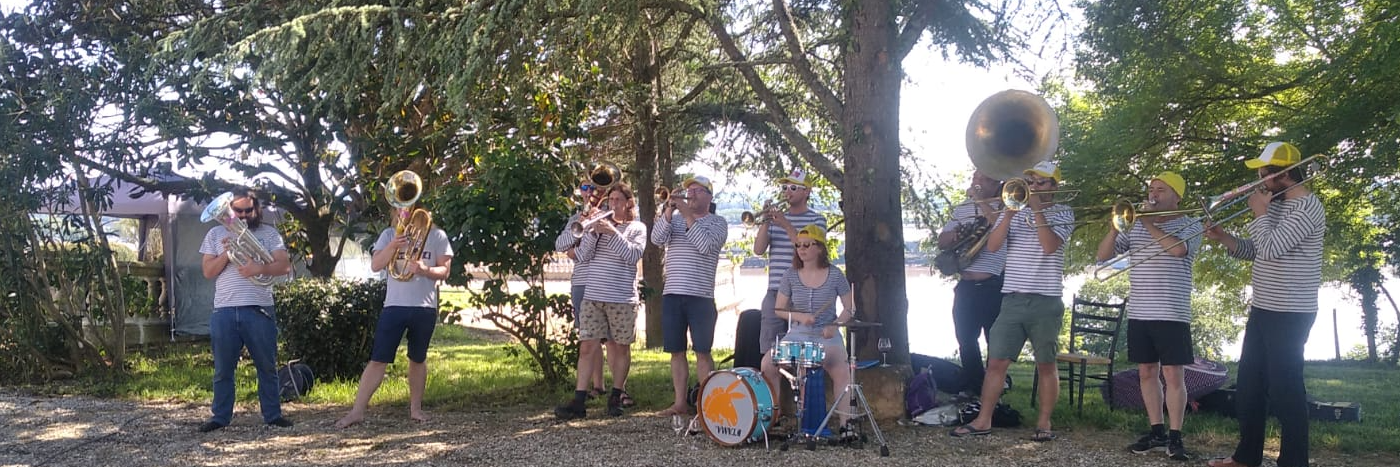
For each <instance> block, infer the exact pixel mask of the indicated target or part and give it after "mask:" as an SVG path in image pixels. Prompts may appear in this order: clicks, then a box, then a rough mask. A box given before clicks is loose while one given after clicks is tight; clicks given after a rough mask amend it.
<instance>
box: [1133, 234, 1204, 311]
mask: <svg viewBox="0 0 1400 467" xmlns="http://www.w3.org/2000/svg"><path fill="white" fill-rule="evenodd" d="M1161 228H1162V231H1163V232H1164V233H1165V234H1166V235H1167V236H1169V237H1172V238H1173V239H1161V238H1156V237H1154V236H1153V235H1152V233H1151V232H1150V231H1148V230H1147V227H1145V226H1143V224H1142V222H1141V221H1139V222H1135V223H1133V228H1132V229H1131V230H1129V232H1128V234H1126V235H1123V234H1120V235H1119V236H1118V237H1119V238H1120V239H1122V238H1125V237H1126V238H1128V240H1129V242H1128V243H1130V244H1131V245H1130V246H1131V250H1130V251H1132V253H1131V260H1132V261H1133V262H1134V263H1135V264H1137V265H1136V266H1134V267H1133V269H1132V270H1130V271H1128V278H1129V288H1128V317H1129V318H1131V319H1135V320H1149V321H1178V322H1185V323H1190V322H1191V290H1192V265H1193V263H1194V262H1195V259H1196V252H1197V248H1198V247H1199V246H1200V233H1201V222H1200V221H1198V220H1196V219H1192V218H1189V217H1179V218H1176V219H1171V220H1169V221H1166V222H1163V223H1162V225H1161ZM1180 238H1188V240H1187V242H1186V256H1183V257H1177V256H1175V255H1172V254H1170V253H1165V252H1164V249H1163V248H1162V242H1163V241H1167V242H1169V243H1168V244H1171V242H1175V241H1176V240H1175V239H1180Z"/></svg>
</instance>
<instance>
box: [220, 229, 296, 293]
mask: <svg viewBox="0 0 1400 467" xmlns="http://www.w3.org/2000/svg"><path fill="white" fill-rule="evenodd" d="M249 233H252V234H253V238H256V239H258V243H260V244H262V247H263V249H265V250H267V252H268V253H274V252H276V251H277V250H286V249H287V245H286V244H285V243H283V242H282V234H280V233H277V229H275V228H273V227H272V226H271V225H268V224H262V225H259V226H258V228H257V229H250V232H249ZM228 236H229V231H228V229H227V228H225V227H224V226H222V225H218V226H214V228H212V229H209V232H208V233H206V234H204V243H201V244H200V245H199V252H200V253H203V254H206V255H216V256H217V255H223V254H224V245H223V241H224V238H225V237H228ZM272 305H273V303H272V286H270V285H267V286H263V285H257V284H254V283H253V281H251V280H248V278H246V277H243V276H241V275H239V274H238V266H236V265H234V264H233V263H232V262H229V264H228V266H226V267H224V270H223V271H220V272H219V277H216V278H214V308H227V307H232V306H272Z"/></svg>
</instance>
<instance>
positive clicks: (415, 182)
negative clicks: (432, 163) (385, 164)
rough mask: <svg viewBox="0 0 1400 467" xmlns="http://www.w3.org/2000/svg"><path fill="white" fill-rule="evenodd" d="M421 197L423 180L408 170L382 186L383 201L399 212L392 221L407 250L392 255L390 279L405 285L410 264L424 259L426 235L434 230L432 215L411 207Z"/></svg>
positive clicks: (411, 274) (397, 173)
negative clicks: (387, 201) (404, 237)
mask: <svg viewBox="0 0 1400 467" xmlns="http://www.w3.org/2000/svg"><path fill="white" fill-rule="evenodd" d="M422 195H423V178H422V177H419V176H418V174H416V173H413V171H409V170H400V171H398V172H396V173H394V175H393V176H391V177H389V182H388V183H386V184H384V197H385V198H388V199H389V204H390V205H392V206H394V208H395V209H396V210H397V211H398V215H397V216H395V219H396V220H395V221H394V235H395V236H400V235H403V236H408V246H407V247H406V248H404V249H403V251H394V252H393V253H392V256H391V258H392V259H390V260H389V277H393V278H394V279H397V280H401V281H407V280H412V279H413V273H411V272H408V263H409V261H417V260H418V258H422V257H423V247H424V245H426V244H427V242H428V232H430V231H432V229H433V214H432V213H430V212H428V211H427V210H424V209H422V208H414V207H413V205H414V203H417V202H418V198H419V197H420V196H422Z"/></svg>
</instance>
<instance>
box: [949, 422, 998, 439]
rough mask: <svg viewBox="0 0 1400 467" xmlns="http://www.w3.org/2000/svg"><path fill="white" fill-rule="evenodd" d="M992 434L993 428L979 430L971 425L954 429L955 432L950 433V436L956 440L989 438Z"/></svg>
mask: <svg viewBox="0 0 1400 467" xmlns="http://www.w3.org/2000/svg"><path fill="white" fill-rule="evenodd" d="M990 434H992V429H991V428H988V429H985V430H979V429H977V428H974V427H973V426H972V425H970V424H969V425H962V426H959V427H957V428H954V429H953V431H949V432H948V436H952V437H954V438H963V437H969V436H987V435H990Z"/></svg>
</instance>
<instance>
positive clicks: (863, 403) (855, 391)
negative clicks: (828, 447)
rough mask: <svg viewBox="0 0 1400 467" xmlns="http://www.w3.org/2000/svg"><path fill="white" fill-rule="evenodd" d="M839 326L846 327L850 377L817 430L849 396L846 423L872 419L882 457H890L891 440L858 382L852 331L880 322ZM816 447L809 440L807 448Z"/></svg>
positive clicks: (854, 342)
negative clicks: (887, 437)
mask: <svg viewBox="0 0 1400 467" xmlns="http://www.w3.org/2000/svg"><path fill="white" fill-rule="evenodd" d="M837 326H841V327H844V328H846V347H847V348H846V364H847V371H848V372H849V373H848V374H849V376H850V379H848V380H847V381H846V387H845V388H843V389H842V390H841V393H840V394H837V395H836V402H834V403H833V404H832V405H831V410H830V411H827V413H826V418H823V419H822V424H821V425H820V426H818V427H817V432H818V433H821V431H822V429H823V428H826V424H827V423H828V422H830V421H831V416H832V415H836V413H837V411H838V410H840V407H839V406H840V405H841V397H842V396H847V397H846V398H847V400H848V401H850V406H851V407H850V408H851V411H850V412H848V413H846V414H847V415H851V419H850V420H847V421H846V423H848V424H851V423H854V424H856V425H857V426H859V423H860V422H858V421H857V420H859V419H860V418H861V417H865V418H866V419H867V420H870V429H871V431H873V432H874V433H875V441H876V442H878V443H880V457H889V456H890V445H889V442H887V441H886V440H885V434H884V433H882V432H880V424H879V423H876V422H875V413H874V412H871V411H870V402H869V401H868V400H867V399H866V398H865V391H864V390H863V389H861V386H860V383H857V382H856V352H855V349H856V338H855V333H854V332H852V331H854V330H856V329H874V328H878V327H880V323H867V322H863V321H855V320H852V321H850V322H847V323H844V324H838V325H837ZM857 399H859V400H860V403H859V405H857V403H856V400H857ZM837 433H840V430H837ZM838 436H839V435H838ZM816 449H817V443H816V441H815V440H808V441H807V450H808V451H813V450H816Z"/></svg>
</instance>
